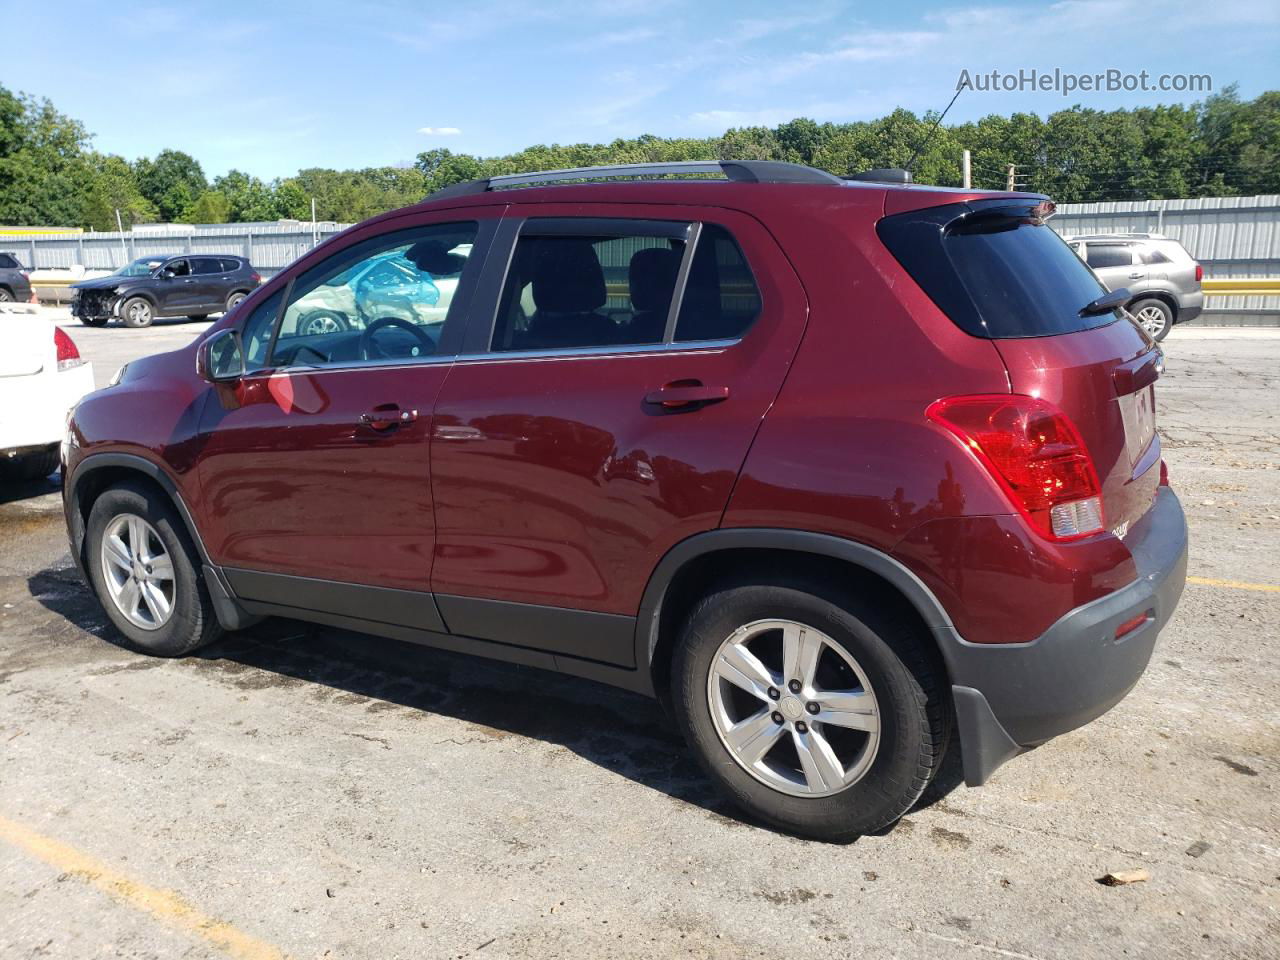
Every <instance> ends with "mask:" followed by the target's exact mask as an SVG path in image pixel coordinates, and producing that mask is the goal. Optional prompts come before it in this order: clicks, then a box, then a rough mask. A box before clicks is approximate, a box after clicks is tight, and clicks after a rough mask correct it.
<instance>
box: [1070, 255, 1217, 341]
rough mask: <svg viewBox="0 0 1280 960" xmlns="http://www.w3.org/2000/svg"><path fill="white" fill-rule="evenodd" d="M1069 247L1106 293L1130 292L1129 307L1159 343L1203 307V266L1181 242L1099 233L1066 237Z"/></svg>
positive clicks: (1127, 304)
mask: <svg viewBox="0 0 1280 960" xmlns="http://www.w3.org/2000/svg"><path fill="white" fill-rule="evenodd" d="M1067 244H1068V245H1069V246H1070V247H1071V249H1072V250H1074V251H1075V252H1076V253H1077V254H1079V256H1080V257H1081V258H1082V259H1083V260H1084V261H1085V262H1086V263H1087V264H1089V266H1090V267H1092V268H1093V272H1094V273H1096V274H1097V275H1098V279H1099V280H1101V281H1102V282H1103V283H1105V284H1106V285H1107V289H1109V290H1121V289H1127V290H1128V291H1129V293H1130V297H1129V300H1128V302H1127V303H1126V304H1125V306H1126V308H1127V309H1128V310H1129V312H1130V313H1132V314H1133V316H1134V318H1135V319H1136V320H1137V321H1138V323H1140V324H1142V328H1143V329H1144V330H1146V331H1147V333H1149V334H1151V336H1152V338H1153V339H1155V340H1163V339H1164V338H1165V337H1166V336H1168V333H1169V331H1170V330H1172V329H1173V325H1174V324H1175V323H1185V322H1186V321H1188V320H1194V319H1195V318H1196V317H1198V316H1200V313H1201V311H1202V310H1203V309H1204V293H1203V291H1202V290H1201V289H1200V281H1202V280H1203V279H1204V267H1202V266H1200V264H1199V263H1197V262H1196V260H1195V258H1194V257H1192V256H1191V254H1189V253H1187V251H1186V248H1185V247H1183V246H1182V244H1180V243H1179V242H1178V241H1177V240H1171V239H1170V238H1168V237H1166V236H1163V235H1161V234H1158V233H1106V234H1102V233H1100V234H1092V235H1088V236H1079V237H1068V238H1067Z"/></svg>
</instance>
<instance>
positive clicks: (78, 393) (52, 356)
mask: <svg viewBox="0 0 1280 960" xmlns="http://www.w3.org/2000/svg"><path fill="white" fill-rule="evenodd" d="M32 310H33V308H30V307H28V308H27V310H26V311H20V309H19V308H15V307H13V306H9V305H4V306H0V480H39V479H40V478H41V477H47V476H48V475H49V474H51V473H53V472H54V471H55V470H57V469H58V461H59V456H58V446H59V444H60V443H61V442H62V438H63V435H64V433H65V431H66V419H67V412H68V411H69V410H70V409H71V408H72V407H73V406H74V405H75V403H76V401H77V400H79V399H80V398H81V397H82V396H84V395H85V394H86V393H88V392H89V391H90V390H92V389H93V367H92V365H90V364H89V363H86V362H85V360H84V359H83V358H82V357H81V356H80V351H79V350H78V349H76V345H75V342H74V341H73V340H72V339H71V337H70V336H68V335H67V333H66V332H65V331H64V330H62V328H61V327H55V326H54V325H53V324H51V323H50V322H49V321H48V320H45V319H44V318H43V317H40V316H38V315H36V314H35V313H34V312H30V311H32Z"/></svg>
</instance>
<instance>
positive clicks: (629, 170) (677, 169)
mask: <svg viewBox="0 0 1280 960" xmlns="http://www.w3.org/2000/svg"><path fill="white" fill-rule="evenodd" d="M708 173H718V174H721V175H723V176H724V177H725V179H727V180H733V181H736V182H738V183H826V184H838V183H841V182H842V181H841V179H840V178H839V177H837V176H835V175H834V174H830V173H827V172H826V171H825V170H817V169H815V168H813V167H806V166H802V165H801V164H798V163H782V162H780V161H777V160H683V161H676V162H671V163H617V164H610V165H606V166H599V167H573V168H570V169H567V170H543V171H539V172H536V173H505V174H501V175H499V176H495V177H488V178H486V179H483V180H468V181H466V182H465V183H454V184H450V185H449V186H447V187H441V188H440V189H439V190H437V191H435V192H434V193H432V194H431V195H430V196H428V197H427V199H428V200H442V199H445V198H447V197H465V196H471V195H474V194H478V193H485V192H488V191H490V190H502V189H509V188H512V187H527V186H534V185H536V184H543V183H559V182H563V181H566V180H615V179H627V178H634V177H688V176H701V175H705V174H708Z"/></svg>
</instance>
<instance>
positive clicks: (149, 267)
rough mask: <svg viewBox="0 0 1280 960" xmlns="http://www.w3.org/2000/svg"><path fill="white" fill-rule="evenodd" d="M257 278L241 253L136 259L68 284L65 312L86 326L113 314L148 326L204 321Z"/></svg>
mask: <svg viewBox="0 0 1280 960" xmlns="http://www.w3.org/2000/svg"><path fill="white" fill-rule="evenodd" d="M261 282H262V277H260V276H259V275H258V274H257V272H256V271H255V270H254V269H253V267H251V266H250V265H249V261H248V260H246V259H245V258H244V257H233V256H229V255H227V256H224V255H219V256H179V257H140V258H139V259H137V260H134V261H133V262H132V263H128V264H126V265H125V266H124V267H122V268H120V269H119V270H117V271H116V272H115V273H113V274H111V275H109V276H106V277H99V278H98V279H96V280H82V281H81V282H80V283H73V284H72V285H71V289H72V290H73V291H75V293H74V294H73V295H72V296H73V299H72V301H71V313H72V315H73V316H76V317H79V318H80V322H81V323H83V324H86V325H88V326H91V327H101V326H105V325H106V324H107V323H108V322H109V321H110V320H111V319H112V318H113V317H119V318H120V319H121V320H123V321H124V325H125V326H126V327H148V326H150V325H151V321H153V320H154V319H155V318H156V317H190V318H191V319H192V320H204V319H206V318H207V317H208V316H209V314H211V313H225V312H227V311H229V310H233V309H235V307H236V305H237V304H239V303H240V301H241V300H243V299H244V298H245V297H247V296H248V295H249V294H250V293H251V292H252V291H253V290H255V289H256V288H257V286H258V284H260V283H261Z"/></svg>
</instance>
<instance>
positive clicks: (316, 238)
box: [311, 197, 320, 250]
mask: <svg viewBox="0 0 1280 960" xmlns="http://www.w3.org/2000/svg"><path fill="white" fill-rule="evenodd" d="M318 246H320V234H319V233H318V232H317V228H316V198H315V197H312V198H311V249H312V250H314V249H315V248H316V247H318Z"/></svg>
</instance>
